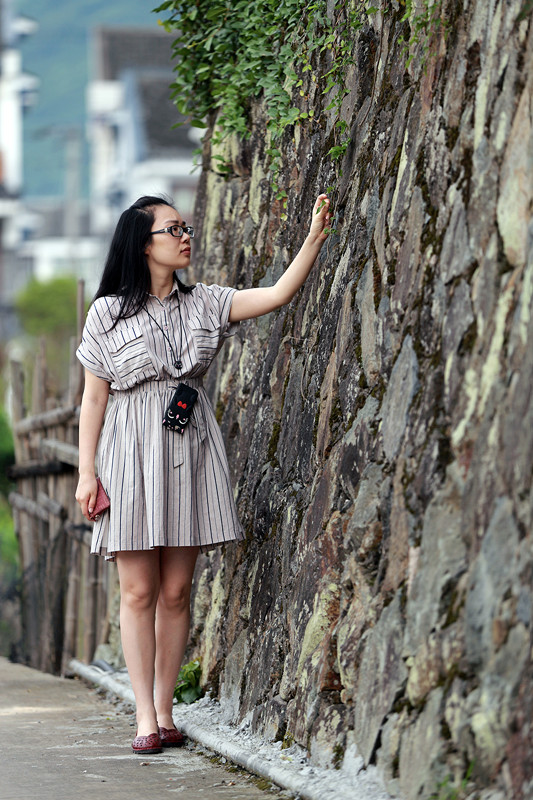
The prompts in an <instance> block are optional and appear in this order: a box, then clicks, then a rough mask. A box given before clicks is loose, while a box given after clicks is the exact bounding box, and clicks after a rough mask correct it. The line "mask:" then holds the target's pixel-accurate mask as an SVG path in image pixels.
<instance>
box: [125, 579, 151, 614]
mask: <svg viewBox="0 0 533 800" xmlns="http://www.w3.org/2000/svg"><path fill="white" fill-rule="evenodd" d="M120 602H121V605H122V606H126V607H127V608H129V609H131V610H133V611H146V610H148V609H150V608H153V607H154V606H155V604H156V602H157V587H155V586H153V585H152V584H150V583H145V584H142V583H136V584H132V585H129V586H128V585H126V586H121V587H120Z"/></svg>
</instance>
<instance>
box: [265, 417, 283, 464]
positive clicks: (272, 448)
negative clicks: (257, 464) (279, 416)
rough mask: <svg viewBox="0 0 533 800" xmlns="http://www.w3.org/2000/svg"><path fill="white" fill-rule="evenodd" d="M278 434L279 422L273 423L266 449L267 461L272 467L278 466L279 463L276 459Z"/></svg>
mask: <svg viewBox="0 0 533 800" xmlns="http://www.w3.org/2000/svg"><path fill="white" fill-rule="evenodd" d="M280 433H281V424H280V423H279V422H274V424H273V425H272V434H271V436H270V441H269V443H268V448H267V461H270V463H271V464H272V465H273V466H279V462H278V460H277V458H276V451H277V449H278V442H279V436H280Z"/></svg>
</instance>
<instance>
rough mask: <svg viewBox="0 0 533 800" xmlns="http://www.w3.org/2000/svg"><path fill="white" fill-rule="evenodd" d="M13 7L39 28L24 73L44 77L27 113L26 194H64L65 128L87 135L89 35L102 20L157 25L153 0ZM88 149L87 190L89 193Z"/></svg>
mask: <svg viewBox="0 0 533 800" xmlns="http://www.w3.org/2000/svg"><path fill="white" fill-rule="evenodd" d="M13 5H14V10H15V11H16V12H17V13H19V14H23V15H24V16H27V17H31V18H32V19H35V20H36V21H37V22H38V24H39V29H38V30H37V32H36V33H34V34H33V35H32V36H29V37H28V38H26V39H25V40H24V41H22V42H21V43H20V50H21V53H22V66H23V69H24V71H25V72H29V73H32V74H33V75H36V76H37V77H38V78H39V80H40V89H39V96H38V101H37V103H36V105H35V106H34V107H33V108H30V109H29V110H28V111H26V114H25V117H24V189H23V194H24V196H26V197H59V196H62V195H63V194H64V185H65V168H64V162H65V157H64V151H65V146H64V131H65V129H67V128H70V127H72V126H78V127H79V129H80V130H81V131H82V137H83V140H85V90H86V84H87V79H88V76H89V74H90V46H89V43H90V36H91V30H92V29H93V28H94V27H96V26H98V25H128V26H133V25H134V26H146V27H154V26H157V16H156V15H155V14H154V13H153V12H152V8H154V7H155V6H156V2H155V1H154V0H31V2H30V1H29V0H14V2H13ZM87 186H88V175H87V148H86V144H85V148H84V156H83V193H84V194H86V193H87Z"/></svg>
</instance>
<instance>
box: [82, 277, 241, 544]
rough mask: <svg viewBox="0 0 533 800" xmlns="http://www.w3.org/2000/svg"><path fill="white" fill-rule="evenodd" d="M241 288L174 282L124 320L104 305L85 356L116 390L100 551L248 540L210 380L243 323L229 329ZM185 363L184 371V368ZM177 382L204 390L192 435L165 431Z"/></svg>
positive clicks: (106, 446)
mask: <svg viewBox="0 0 533 800" xmlns="http://www.w3.org/2000/svg"><path fill="white" fill-rule="evenodd" d="M234 292H235V289H230V288H223V287H221V286H216V285H212V286H206V285H205V284H202V283H198V284H196V286H195V288H194V289H193V291H192V292H190V293H184V292H181V291H180V290H179V288H178V285H177V284H175V285H174V288H173V290H172V292H171V293H170V294H169V295H168V296H167V297H165V298H164V300H159V298H157V297H155V296H154V295H150V296H149V298H148V300H147V302H146V306H145V308H143V309H142V311H140V312H139V313H138V314H136V315H135V316H133V317H130V318H128V319H123V320H120V322H119V323H118V324H117V325H116V327H115V328H113V329H112V330H111V326H112V324H113V320H114V315H115V314H116V313H117V310H118V307H119V300H118V299H117V298H116V297H114V296H113V297H102V298H99V299H98V300H96V301H95V302H94V303H93V305H92V306H91V308H90V309H89V313H88V315H87V321H86V323H85V327H84V330H83V337H82V341H81V344H80V346H79V348H78V350H77V356H78V358H79V360H80V361H81V363H82V364H83V365H84V367H86V368H87V369H88V370H89V371H90V372H92V373H93V374H94V375H97V376H98V377H99V378H103V379H104V380H106V381H109V383H110V389H111V393H112V397H111V400H110V403H109V406H108V409H107V411H106V416H105V420H104V425H103V429H102V435H101V437H100V442H99V447H98V455H97V462H98V474H99V476H100V478H101V480H102V484H103V486H104V488H105V490H106V491H107V493H108V495H109V498H110V501H111V505H110V509H109V512H106V513H104V514H103V515H102V517H101V518H100V519H99V520H98V521H97V522H96V523H95V525H94V531H93V539H92V547H91V552H93V553H97V554H99V555H102V556H105V557H106V559H107V560H114V556H115V553H117V552H119V551H121V550H148V549H152V548H154V547H161V546H193V545H199V546H201V547H202V548H203V549H208V548H210V547H211V546H213V545H217V544H222V543H224V542H229V541H234V540H240V539H242V538H243V531H242V526H241V525H240V523H239V520H238V517H237V511H236V508H235V503H234V499H233V492H232V487H231V482H230V478H229V470H228V462H227V457H226V452H225V449H224V443H223V440H222V435H221V433H220V429H219V427H218V424H217V421H216V418H215V415H214V412H213V408H212V406H211V403H210V402H209V399H208V397H207V395H206V393H205V390H204V388H203V376H204V374H205V373H206V371H207V368H208V367H209V365H210V363H211V361H212V360H213V359H214V358H215V356H216V355H217V353H218V351H219V350H220V348H221V347H222V344H223V343H224V340H225V339H226V338H227V337H228V336H231V335H232V334H234V333H235V331H236V329H237V327H238V324H232V323H230V322H229V319H228V318H229V313H230V308H231V301H232V298H233V293H234ZM176 362H181V368H179V367H176V366H175V363H176ZM178 383H186V384H188V385H189V386H192V387H193V388H195V389H197V390H198V399H197V400H196V403H195V406H194V409H193V412H192V416H191V418H190V420H189V423H188V425H187V426H186V428H185V432H184V433H183V434H179V433H177V432H174V431H172V430H169V429H168V428H166V427H164V426H163V425H162V420H163V416H164V413H165V409H166V408H167V406H168V404H169V403H170V400H171V398H172V396H173V394H174V391H175V389H176V387H177V385H178Z"/></svg>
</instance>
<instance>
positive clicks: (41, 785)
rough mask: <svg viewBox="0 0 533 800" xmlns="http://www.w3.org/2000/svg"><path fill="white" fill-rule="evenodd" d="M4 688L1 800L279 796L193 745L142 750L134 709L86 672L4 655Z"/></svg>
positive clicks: (0, 698)
mask: <svg viewBox="0 0 533 800" xmlns="http://www.w3.org/2000/svg"><path fill="white" fill-rule="evenodd" d="M0 688H1V691H0V743H1V758H0V800H15V798H16V800H36V798H38V799H39V800H84V799H85V800H89V798H90V800H100V798H102V800H137V798H139V799H140V798H142V799H143V800H145V798H148V799H149V798H157V800H159V798H165V797H168V798H170V797H174V796H175V795H176V794H183V795H184V796H185V797H186V798H187V800H203V799H205V798H206V797H209V798H226V799H227V800H230V799H231V800H241V799H242V800H267V798H268V797H269V796H270V797H274V796H276V795H277V796H278V797H279V796H280V795H279V793H278V792H276V795H273V794H271V793H268V792H265V791H262V790H261V789H259V788H258V787H257V786H256V785H255V783H254V782H253V780H254V779H252V778H251V777H250V776H249V775H247V774H245V773H244V772H242V771H239V772H229V771H228V770H226V769H225V768H224V767H223V766H219V765H218V764H213V763H212V762H211V761H210V760H209V759H208V758H207V757H205V756H202V755H201V754H199V753H198V752H196V751H195V746H194V745H191V746H190V748H189V747H183V748H172V749H166V750H164V751H163V753H161V754H158V755H153V756H144V757H143V756H138V755H135V754H134V753H132V750H131V741H132V739H133V737H134V736H135V728H134V717H133V715H132V714H129V713H124V711H121V710H120V709H119V708H117V707H116V706H114V705H111V704H110V703H108V702H106V701H105V700H103V699H102V698H101V697H99V696H98V695H97V694H96V692H95V691H94V690H92V689H90V688H88V687H87V685H86V684H84V683H83V682H81V681H79V680H67V679H64V678H57V677H54V676H53V675H47V674H45V673H42V672H38V671H36V670H33V669H29V668H28V667H24V666H22V665H20V664H12V663H10V662H9V661H7V660H6V659H3V658H0ZM284 794H285V793H284ZM285 796H287V794H285Z"/></svg>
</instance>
